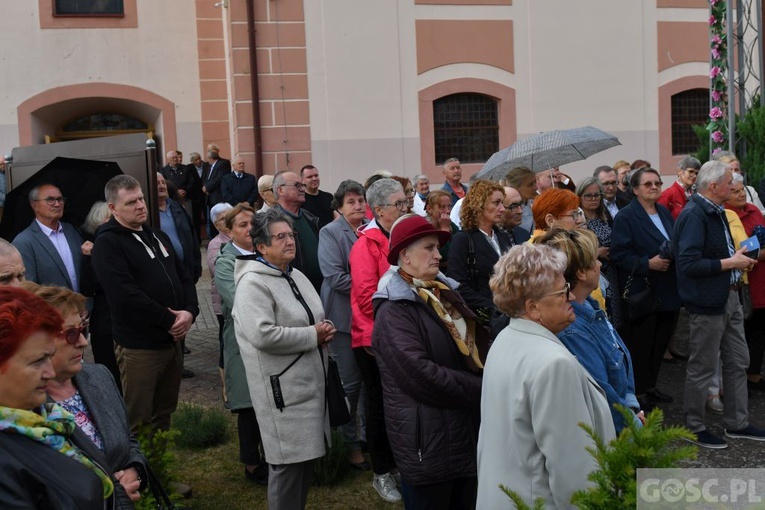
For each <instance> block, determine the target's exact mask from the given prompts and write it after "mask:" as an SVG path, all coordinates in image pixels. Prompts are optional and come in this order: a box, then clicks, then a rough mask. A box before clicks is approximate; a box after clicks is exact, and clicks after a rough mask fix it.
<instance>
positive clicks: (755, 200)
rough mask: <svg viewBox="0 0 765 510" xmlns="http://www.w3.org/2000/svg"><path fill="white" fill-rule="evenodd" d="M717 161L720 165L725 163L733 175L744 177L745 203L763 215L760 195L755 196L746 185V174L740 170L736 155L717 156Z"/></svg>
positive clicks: (729, 153) (752, 190) (751, 189)
mask: <svg viewBox="0 0 765 510" xmlns="http://www.w3.org/2000/svg"><path fill="white" fill-rule="evenodd" d="M718 161H719V162H720V163H725V164H726V165H728V168H730V169H731V171H732V172H733V173H734V174H739V175H741V176H742V177H744V190H746V202H747V203H748V204H752V205H754V206H755V207H757V209H759V210H760V213H762V214H765V205H763V204H762V200H760V195H758V194H757V192H756V191H755V190H754V188H753V187H752V186H749V185H747V184H746V174H745V173H744V171H743V170H742V169H741V162H740V161H739V159H738V158H737V157H736V155H735V154H733V153H732V152H728V153H726V154H724V155H722V156H719V158H718Z"/></svg>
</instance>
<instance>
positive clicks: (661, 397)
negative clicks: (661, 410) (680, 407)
mask: <svg viewBox="0 0 765 510" xmlns="http://www.w3.org/2000/svg"><path fill="white" fill-rule="evenodd" d="M645 394H646V395H647V396H648V400H650V401H652V402H654V403H658V404H669V403H671V402H674V401H675V399H674V398H672V397H670V396H669V395H667V394H666V393H664V392H661V391H659V390H657V389H656V388H654V389H652V390H648V391H646V392H645Z"/></svg>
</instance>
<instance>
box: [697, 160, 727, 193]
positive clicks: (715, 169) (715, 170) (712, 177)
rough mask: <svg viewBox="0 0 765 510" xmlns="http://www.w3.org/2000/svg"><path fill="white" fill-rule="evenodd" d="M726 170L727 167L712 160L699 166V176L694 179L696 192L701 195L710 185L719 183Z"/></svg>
mask: <svg viewBox="0 0 765 510" xmlns="http://www.w3.org/2000/svg"><path fill="white" fill-rule="evenodd" d="M727 169H728V165H726V164H725V163H722V162H720V161H716V160H714V159H713V160H711V161H707V162H706V163H704V164H703V165H701V170H699V176H698V177H696V190H698V191H699V192H700V193H701V192H704V191H706V190H707V188H709V186H710V185H711V184H715V183H718V182H720V181H721V180H722V178H723V177H724V176H725V171H726V170H727Z"/></svg>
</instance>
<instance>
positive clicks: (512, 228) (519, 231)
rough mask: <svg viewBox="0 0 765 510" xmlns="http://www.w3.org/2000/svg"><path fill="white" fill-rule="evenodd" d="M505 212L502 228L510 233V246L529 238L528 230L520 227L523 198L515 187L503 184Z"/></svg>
mask: <svg viewBox="0 0 765 510" xmlns="http://www.w3.org/2000/svg"><path fill="white" fill-rule="evenodd" d="M503 205H504V206H505V212H504V214H503V216H502V228H503V229H504V230H505V232H507V233H508V234H509V235H510V240H511V241H512V244H511V246H515V245H516V244H522V243H525V242H526V241H528V240H529V237H530V234H529V231H528V230H526V229H524V228H522V227H521V223H522V222H523V199H522V198H521V194H520V193H519V192H518V190H517V189H515V188H511V187H510V186H505V200H504V204H503Z"/></svg>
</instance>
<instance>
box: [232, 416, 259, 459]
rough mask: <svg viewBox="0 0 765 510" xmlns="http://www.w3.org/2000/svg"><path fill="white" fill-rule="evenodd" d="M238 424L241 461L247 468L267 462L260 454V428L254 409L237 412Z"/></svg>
mask: <svg viewBox="0 0 765 510" xmlns="http://www.w3.org/2000/svg"><path fill="white" fill-rule="evenodd" d="M236 413H237V418H236V424H237V429H238V431H239V460H240V461H241V462H242V464H245V465H247V466H257V465H258V464H262V463H263V462H265V461H264V460H263V456H262V455H261V454H260V443H261V439H260V427H258V420H257V419H256V418H255V410H254V409H253V408H252V407H248V408H247V409H239V410H237V412H236Z"/></svg>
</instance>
